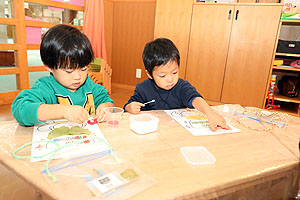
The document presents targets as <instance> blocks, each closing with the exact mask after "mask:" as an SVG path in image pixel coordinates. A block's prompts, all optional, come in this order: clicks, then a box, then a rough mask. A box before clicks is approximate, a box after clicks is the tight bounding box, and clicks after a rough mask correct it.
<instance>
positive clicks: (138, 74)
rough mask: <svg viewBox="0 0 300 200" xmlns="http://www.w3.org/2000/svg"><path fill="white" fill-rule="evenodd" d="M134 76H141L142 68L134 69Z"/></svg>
mask: <svg viewBox="0 0 300 200" xmlns="http://www.w3.org/2000/svg"><path fill="white" fill-rule="evenodd" d="M135 77H136V78H142V70H141V69H136V72H135Z"/></svg>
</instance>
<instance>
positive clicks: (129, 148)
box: [0, 111, 300, 200]
mask: <svg viewBox="0 0 300 200" xmlns="http://www.w3.org/2000/svg"><path fill="white" fill-rule="evenodd" d="M150 113H151V114H153V115H155V116H156V117H158V118H159V126H158V130H157V131H156V132H153V133H149V134H146V135H138V134H136V133H134V132H133V131H132V130H130V128H129V117H130V116H131V114H129V113H124V114H123V116H122V120H121V122H120V126H119V127H118V128H112V127H109V126H108V125H107V124H106V123H101V124H99V127H100V129H101V131H102V133H103V134H104V136H105V137H106V139H107V141H108V142H109V144H110V145H111V146H112V148H113V149H114V151H115V152H116V153H117V154H118V156H119V157H120V158H121V159H122V160H125V161H128V162H130V163H131V164H132V165H133V166H135V167H136V168H137V169H139V170H140V171H142V172H143V173H144V174H146V175H148V176H149V177H151V178H153V180H155V181H156V183H155V184H154V185H152V186H151V187H149V188H147V189H145V190H143V191H141V192H139V193H138V194H136V195H134V196H133V197H131V198H130V199H133V200H138V199H143V200H144V199H145V200H147V199H213V198H220V199H236V198H238V197H244V198H246V199H287V198H289V197H294V196H295V195H296V194H297V192H298V181H299V149H298V143H299V135H300V133H299V130H300V118H297V117H292V119H291V120H290V123H289V126H288V127H287V128H286V129H279V128H274V129H273V130H272V131H268V132H257V131H254V130H250V129H247V128H245V127H243V126H241V125H240V124H239V123H237V122H236V121H235V120H234V119H233V120H232V122H231V124H232V125H233V126H235V127H237V128H239V129H240V130H241V132H239V133H231V134H222V135H213V136H193V135H192V134H191V133H190V132H188V131H187V130H186V129H185V128H184V127H183V126H181V125H180V124H179V123H177V122H176V121H175V120H174V119H173V118H171V117H170V116H169V115H168V114H167V113H166V112H164V111H151V112H150ZM32 131H33V128H32V127H21V126H19V125H18V124H17V123H16V122H15V121H7V122H1V123H0V162H1V163H2V164H3V165H4V166H5V167H6V168H7V169H9V170H10V171H12V172H13V173H15V174H17V175H18V176H19V177H21V178H22V179H24V180H25V181H26V182H28V183H29V184H30V185H31V186H32V187H33V188H34V189H36V190H37V191H38V192H39V193H41V194H42V195H44V196H45V197H47V198H50V199H66V198H65V196H62V195H61V194H60V193H59V192H57V191H54V189H53V187H51V184H52V183H51V181H48V180H46V179H47V177H46V176H45V175H42V174H41V169H42V168H43V165H44V164H45V162H35V163H30V162H29V160H27V159H26V160H19V159H16V158H14V157H13V156H12V152H13V150H14V149H16V148H17V147H19V146H21V145H23V144H25V143H28V142H30V141H32ZM184 146H204V147H206V148H207V150H208V151H209V152H211V153H212V154H213V155H214V157H215V158H216V162H215V163H214V164H210V165H190V164H188V163H187V162H186V160H185V159H184V157H183V156H182V154H181V153H180V148H181V147H184ZM26 153H28V154H30V148H29V149H27V150H24V151H23V154H26ZM53 184H54V183H53ZM55 184H59V181H58V183H55ZM61 187H65V188H67V187H68V186H67V185H62V186H61ZM125 187H126V186H125ZM78 189H79V190H82V191H83V190H88V188H74V192H75V191H76V190H78ZM90 195H91V194H90ZM89 198H92V196H91V197H90V196H86V197H85V198H84V199H89ZM71 199H74V198H71ZM75 199H76V198H75ZM78 199H82V197H78Z"/></svg>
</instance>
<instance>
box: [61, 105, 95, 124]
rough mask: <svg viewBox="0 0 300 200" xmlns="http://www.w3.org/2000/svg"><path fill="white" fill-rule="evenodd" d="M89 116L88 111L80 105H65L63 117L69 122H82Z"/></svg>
mask: <svg viewBox="0 0 300 200" xmlns="http://www.w3.org/2000/svg"><path fill="white" fill-rule="evenodd" d="M88 117H89V113H88V112H87V111H86V110H85V109H84V108H83V107H81V106H78V105H71V106H66V107H65V110H64V118H65V119H67V120H68V121H71V122H76V123H79V124H82V123H83V122H85V121H86V120H87V119H88Z"/></svg>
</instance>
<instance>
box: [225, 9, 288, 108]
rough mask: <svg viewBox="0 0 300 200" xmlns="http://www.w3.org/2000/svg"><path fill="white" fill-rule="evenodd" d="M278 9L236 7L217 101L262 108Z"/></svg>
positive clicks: (276, 26) (276, 28)
mask: <svg viewBox="0 0 300 200" xmlns="http://www.w3.org/2000/svg"><path fill="white" fill-rule="evenodd" d="M281 8H282V7H281V6H280V5H279V6H269V5H263V6H259V5H253V6H252V5H244V6H242V5H241V6H236V7H235V13H234V19H233V23H232V24H233V25H232V31H231V37H230V46H229V50H228V58H227V64H226V70H225V77H224V85H223V91H222V98H221V101H222V102H223V103H238V104H241V105H247V106H256V107H262V106H263V104H264V101H265V100H264V95H265V91H266V88H267V84H268V76H269V73H270V70H271V64H272V58H273V53H274V47H275V41H276V36H277V31H278V28H279V21H280V14H281Z"/></svg>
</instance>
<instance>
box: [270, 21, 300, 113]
mask: <svg viewBox="0 0 300 200" xmlns="http://www.w3.org/2000/svg"><path fill="white" fill-rule="evenodd" d="M281 37H282V39H283V40H290V41H295V40H296V39H297V38H298V37H300V20H298V21H297V20H281V29H280V36H279V38H281ZM280 52H281V51H280ZM275 60H285V61H284V63H283V64H282V65H275V64H274V66H273V67H272V72H271V74H272V75H276V83H277V85H278V81H279V80H281V79H282V77H283V76H295V77H297V76H298V75H300V69H299V68H294V67H291V66H289V63H290V62H292V61H293V60H300V52H299V53H276V54H275ZM298 78H299V76H298ZM277 88H278V87H277ZM266 94H267V95H266V99H268V88H267V91H266ZM272 100H273V105H275V106H276V109H275V110H277V109H278V110H279V111H283V112H287V113H290V114H296V115H298V116H299V115H300V110H299V109H300V95H299V94H298V97H293V98H290V97H287V96H284V95H282V94H280V93H279V90H278V89H276V90H275V95H274V99H273V97H272V95H270V97H269V101H270V102H272ZM266 104H268V100H267V101H266ZM269 106H270V105H269ZM278 106H280V107H279V108H277V107H278ZM272 110H274V109H272Z"/></svg>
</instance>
